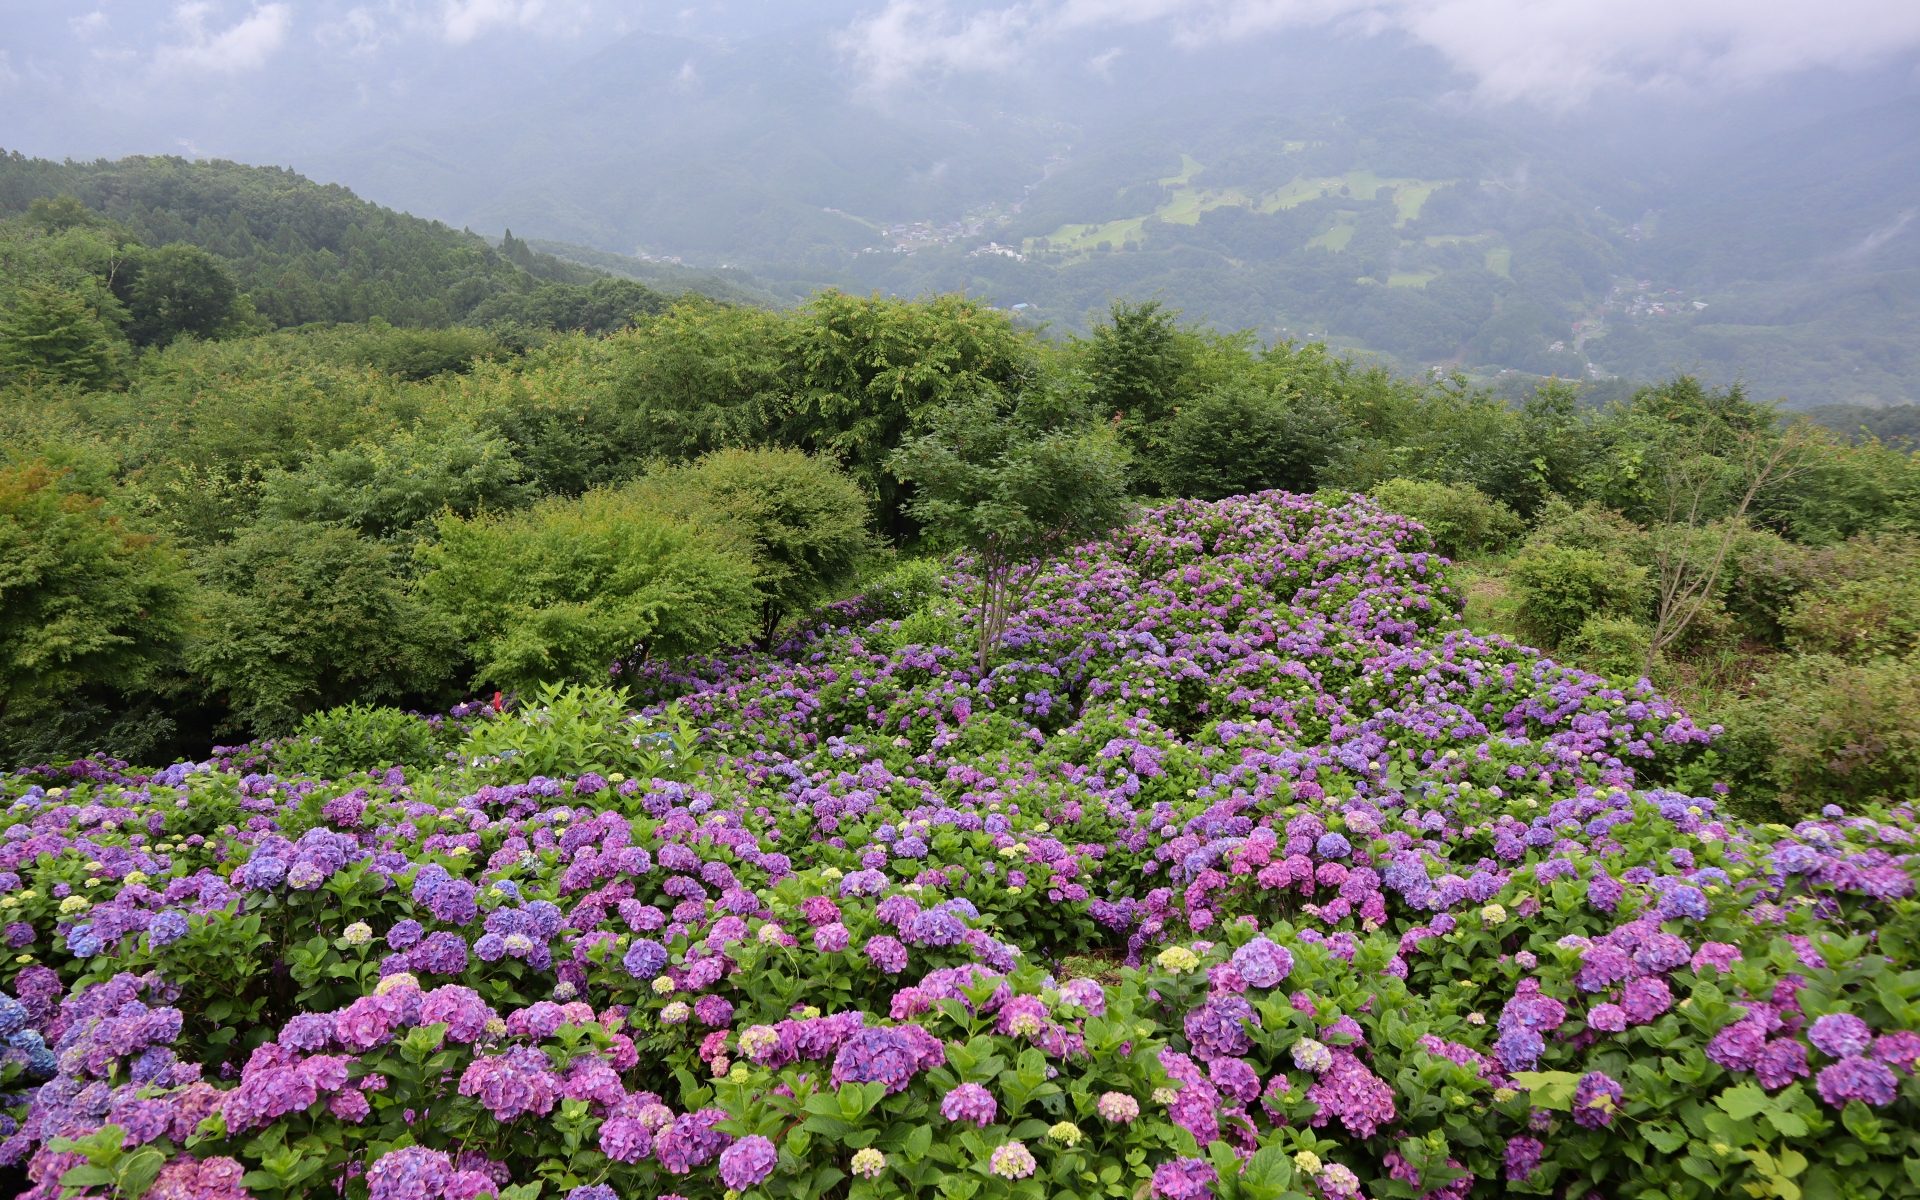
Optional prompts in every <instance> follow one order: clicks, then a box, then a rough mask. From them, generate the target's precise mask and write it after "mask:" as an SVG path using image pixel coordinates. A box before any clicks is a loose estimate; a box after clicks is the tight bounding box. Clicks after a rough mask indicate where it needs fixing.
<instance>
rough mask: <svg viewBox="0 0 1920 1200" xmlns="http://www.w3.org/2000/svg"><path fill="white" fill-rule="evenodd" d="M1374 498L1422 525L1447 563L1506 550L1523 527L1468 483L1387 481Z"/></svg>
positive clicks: (1493, 501) (1489, 497) (1518, 521)
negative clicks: (1468, 555)
mask: <svg viewBox="0 0 1920 1200" xmlns="http://www.w3.org/2000/svg"><path fill="white" fill-rule="evenodd" d="M1373 498H1374V499H1375V500H1377V501H1379V502H1380V505H1381V507H1383V508H1386V509H1388V510H1389V511H1392V512H1397V513H1404V514H1405V515H1407V516H1409V517H1412V518H1413V519H1414V520H1416V521H1418V522H1420V524H1422V525H1424V526H1426V530H1427V532H1428V533H1429V534H1431V535H1432V536H1433V543H1434V548H1435V549H1437V550H1438V551H1439V552H1440V553H1442V554H1444V555H1446V556H1447V557H1449V558H1459V557H1460V556H1462V555H1465V554H1480V553H1486V552H1489V551H1497V550H1502V549H1505V548H1506V546H1507V543H1508V542H1510V541H1511V540H1512V539H1514V538H1516V537H1518V536H1519V535H1520V534H1521V532H1522V531H1523V530H1524V528H1525V526H1524V525H1523V524H1522V523H1521V520H1520V518H1519V517H1518V516H1517V515H1515V513H1514V511H1513V510H1512V509H1510V508H1508V507H1507V506H1506V505H1504V504H1502V503H1501V502H1500V501H1498V500H1495V499H1494V498H1493V497H1491V496H1489V495H1487V494H1486V493H1485V492H1483V491H1481V490H1480V489H1479V488H1477V487H1474V486H1473V485H1472V484H1468V483H1435V482H1432V481H1431V480H1425V479H1389V480H1387V481H1386V482H1385V483H1383V484H1380V485H1379V486H1378V487H1375V488H1374V489H1373Z"/></svg>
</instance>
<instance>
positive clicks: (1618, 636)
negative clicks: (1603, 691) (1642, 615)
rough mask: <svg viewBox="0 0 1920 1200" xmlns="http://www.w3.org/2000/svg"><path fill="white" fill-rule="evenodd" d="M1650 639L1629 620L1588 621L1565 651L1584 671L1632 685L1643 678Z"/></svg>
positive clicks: (1598, 618)
mask: <svg viewBox="0 0 1920 1200" xmlns="http://www.w3.org/2000/svg"><path fill="white" fill-rule="evenodd" d="M1650 636H1651V633H1650V631H1649V630H1648V629H1647V627H1646V626H1645V625H1644V624H1642V623H1641V622H1639V621H1635V620H1633V619H1632V618H1630V617H1609V616H1595V617H1588V618H1587V619H1586V620H1585V621H1584V622H1582V623H1581V625H1580V628H1579V629H1578V630H1577V631H1575V633H1574V635H1573V636H1572V637H1570V638H1568V639H1567V643H1566V645H1565V647H1564V649H1565V651H1566V653H1567V656H1568V657H1569V658H1571V659H1572V660H1573V661H1574V662H1576V663H1578V664H1580V665H1581V666H1582V667H1585V668H1586V669H1587V670H1589V671H1595V672H1598V673H1599V674H1602V675H1605V676H1608V677H1609V678H1611V679H1616V680H1622V681H1625V682H1629V683H1631V682H1634V681H1636V680H1638V679H1640V678H1641V677H1642V676H1643V675H1645V674H1646V663H1647V641H1648V638H1649V637H1650Z"/></svg>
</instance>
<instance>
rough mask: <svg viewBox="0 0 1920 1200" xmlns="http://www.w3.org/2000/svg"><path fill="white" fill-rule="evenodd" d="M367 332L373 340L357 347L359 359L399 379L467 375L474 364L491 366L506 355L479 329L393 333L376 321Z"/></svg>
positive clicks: (498, 342) (422, 330)
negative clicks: (491, 363) (490, 364)
mask: <svg viewBox="0 0 1920 1200" xmlns="http://www.w3.org/2000/svg"><path fill="white" fill-rule="evenodd" d="M368 332H369V333H370V334H371V336H369V337H366V338H363V339H360V345H359V346H357V347H356V350H357V353H356V354H355V357H356V359H357V360H358V361H359V362H360V363H362V364H363V365H365V366H368V367H371V368H373V369H374V370H376V371H379V372H380V373H381V374H383V375H391V376H393V377H395V378H396V379H407V380H420V379H431V378H433V377H434V376H435V375H444V374H448V373H453V374H459V375H464V374H466V373H467V372H468V371H471V370H472V369H473V366H474V364H475V363H480V362H492V361H494V360H497V359H500V358H503V357H505V354H506V351H505V347H503V346H502V345H501V344H500V340H499V339H498V338H496V337H494V336H493V335H492V334H489V333H486V332H484V331H482V330H478V329H460V328H455V329H394V328H391V327H389V326H387V325H386V323H385V322H383V321H374V322H370V323H369V325H368Z"/></svg>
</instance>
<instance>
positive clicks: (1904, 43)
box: [0, 0, 1920, 404]
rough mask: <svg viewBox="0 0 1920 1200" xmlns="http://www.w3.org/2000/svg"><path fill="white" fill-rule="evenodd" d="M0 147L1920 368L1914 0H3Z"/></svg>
mask: <svg viewBox="0 0 1920 1200" xmlns="http://www.w3.org/2000/svg"><path fill="white" fill-rule="evenodd" d="M0 13H4V20H3V21H0V144H4V145H5V146H6V148H7V149H9V150H14V151H19V152H23V153H27V154H32V155H39V156H46V157H55V158H60V157H75V158H90V157H95V156H120V155H127V154H179V155H184V156H188V157H199V156H210V157H221V158H230V159H234V160H238V161H243V162H255V163H273V164H280V165H285V166H289V167H292V168H294V169H296V170H298V171H300V172H302V173H304V174H307V175H309V176H312V177H315V178H318V179H322V180H326V181H331V182H339V183H344V184H346V185H348V186H350V187H352V188H353V189H355V190H356V191H357V192H359V193H360V194H361V195H363V196H365V197H367V198H369V199H371V200H374V201H377V202H379V203H382V204H387V205H391V206H394V207H397V208H401V209H404V210H406V211H409V212H413V213H417V214H420V215H423V216H430V217H435V218H439V219H442V220H445V221H447V222H449V223H451V224H453V225H455V226H467V227H470V228H472V229H474V230H476V231H477V232H481V233H484V234H487V235H490V236H498V235H499V234H500V233H501V232H502V231H504V230H505V229H508V228H511V229H512V230H513V231H514V233H515V234H517V235H519V236H521V237H526V238H532V239H536V244H538V245H540V246H541V247H542V248H544V249H548V250H556V249H558V250H560V251H561V252H563V253H565V252H566V251H565V245H572V246H578V247H583V248H590V249H592V250H596V251H612V252H616V253H620V254H627V255H638V256H647V257H655V258H678V259H681V260H684V261H686V262H688V263H691V264H696V265H718V264H723V263H725V264H733V265H737V266H743V267H746V268H747V269H749V270H750V271H752V272H754V273H755V274H756V275H758V276H760V277H762V278H764V279H767V280H770V281H776V282H777V283H778V284H780V285H781V286H782V287H785V288H791V287H792V286H794V285H801V286H807V285H816V284H838V285H841V286H845V287H851V288H855V289H860V290H866V289H874V288H877V289H882V290H888V291H898V292H903V293H916V292H921V291H928V290H943V289H954V288H959V289H964V290H967V291H969V292H972V293H975V294H978V295H982V296H985V297H987V298H989V299H991V300H992V301H993V302H994V303H996V304H1000V305H1003V306H1006V307H1015V306H1019V311H1021V312H1022V313H1025V314H1028V315H1031V316H1032V317H1033V318H1034V319H1036V320H1041V321H1047V322H1050V323H1052V324H1054V325H1055V326H1057V327H1061V328H1081V327H1084V326H1085V324H1086V322H1087V321H1088V320H1089V318H1090V316H1091V315H1093V314H1096V313H1098V312H1100V311H1103V310H1104V309H1105V307H1106V305H1107V303H1108V302H1109V300H1110V299H1111V298H1112V297H1115V296H1129V297H1133V298H1148V297H1159V298H1162V299H1164V300H1165V301H1166V302H1167V303H1169V304H1171V305H1173V306H1175V307H1178V308H1181V309H1183V310H1184V311H1185V312H1186V313H1187V314H1188V315H1189V316H1192V317H1198V318H1203V319H1206V320H1209V321H1212V322H1214V323H1215V324H1217V325H1220V326H1222V327H1226V328H1239V327H1245V328H1250V329H1253V330H1255V331H1256V332H1257V333H1259V334H1260V335H1261V336H1263V337H1274V336H1293V337H1302V336H1313V337H1325V338H1327V339H1329V340H1331V341H1333V342H1334V343H1335V344H1337V345H1342V346H1347V347H1352V348H1361V349H1366V350H1371V351H1375V352H1379V353H1382V354H1385V355H1388V356H1390V357H1392V358H1393V359H1394V360H1396V361H1397V362H1399V363H1400V364H1401V365H1403V366H1409V367H1429V366H1439V367H1442V368H1445V369H1458V370H1463V371H1467V372H1469V373H1471V374H1473V375H1476V376H1479V377H1483V378H1498V377H1500V375H1501V373H1502V372H1508V373H1519V374H1549V373H1551V374H1560V375H1580V376H1584V377H1589V378H1605V377H1609V376H1625V377H1631V378H1646V377H1651V376H1655V375H1658V374H1661V373H1663V372H1669V371H1672V370H1674V369H1689V370H1695V371H1698V372H1700V373H1701V374H1703V375H1706V376H1708V377H1710V378H1712V379H1716V380H1731V379H1736V378H1739V379H1744V380H1746V381H1747V382H1748V383H1749V384H1750V385H1751V386H1752V387H1753V388H1754V389H1755V390H1757V391H1760V392H1762V393H1765V394H1769V395H1784V396H1786V397H1787V398H1788V399H1789V400H1790V401H1791V402H1793V403H1796V404H1814V403H1823V402H1834V401H1843V402H1856V403H1870V404H1884V403H1893V402H1899V401H1905V400H1913V399H1916V398H1920V320H1917V319H1916V317H1920V219H1916V215H1917V214H1920V5H1916V4H1912V3H1909V2H1907V0H1841V2H1838V3H1827V4H1822V5H1813V4H1811V3H1807V2H1805V0H1793V2H1782V0H1768V2H1761V3H1732V2H1727V0H1690V2H1683V3H1672V2H1671V0H1668V2H1665V3H1656V2H1654V0H1617V2H1613V3H1597V2H1592V0H1551V2H1546V3H1528V2H1525V0H1376V2H1370V3H1362V2H1358V0H1189V2H1185V3H1177V2H1174V0H1027V2H1023V3H1002V4H964V5H963V4H949V3H942V2H939V0H894V2H892V3H870V2H869V3H859V2H852V0H846V2H842V0H826V2H822V3H803V4H795V3H775V2H770V0H732V2H727V3H717V4H702V5H695V6H686V7H675V6H671V5H656V4H611V3H599V4H594V3H576V2H569V0H463V2H453V0H447V2H433V3H430V2H425V0H420V2H406V0H385V2H363V3H357V4H355V3H346V2H341V0H311V2H300V3H269V4H247V3H218V2H211V0H208V2H199V3H179V4H170V5H169V4H153V3H119V4H103V5H101V6H99V7H98V8H94V9H88V8H85V7H84V6H75V5H71V4H66V3H50V2H42V0H32V2H22V0H9V2H7V3H4V4H0Z"/></svg>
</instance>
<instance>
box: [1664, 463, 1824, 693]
mask: <svg viewBox="0 0 1920 1200" xmlns="http://www.w3.org/2000/svg"><path fill="white" fill-rule="evenodd" d="M1711 444H1712V440H1710V439H1709V438H1708V437H1705V436H1702V435H1700V434H1698V433H1695V434H1692V435H1681V437H1680V438H1678V439H1677V440H1676V443H1675V444H1672V445H1669V446H1667V447H1664V449H1665V450H1666V453H1664V454H1663V455H1662V456H1661V461H1660V473H1659V474H1658V475H1657V476H1656V477H1655V479H1654V481H1653V482H1654V485H1655V488H1656V489H1657V491H1656V494H1657V496H1658V497H1659V500H1660V502H1661V504H1662V506H1663V512H1662V519H1661V521H1660V522H1659V524H1657V525H1656V526H1655V527H1654V529H1653V582H1654V601H1653V632H1652V634H1651V635H1650V636H1649V637H1648V639H1647V650H1646V669H1647V670H1648V671H1649V672H1651V671H1652V670H1653V661H1654V659H1655V658H1656V657H1657V656H1658V655H1659V653H1660V652H1661V651H1662V650H1664V649H1666V648H1667V647H1668V646H1670V645H1672V644H1673V643H1674V642H1676V641H1678V640H1679V639H1680V637H1681V635H1683V634H1685V633H1686V631H1687V629H1688V628H1689V627H1690V626H1691V625H1692V624H1693V623H1694V622H1695V621H1696V620H1698V619H1699V617H1700V615H1701V614H1702V613H1703V612H1704V611H1706V609H1707V607H1708V606H1709V605H1710V604H1712V603H1714V602H1715V601H1717V600H1718V598H1719V594H1720V579H1721V573H1722V571H1723V570H1724V569H1725V567H1726V562H1727V555H1728V553H1729V552H1730V551H1731V550H1732V549H1733V546H1734V544H1735V543H1736V542H1738V541H1739V540H1740V537H1741V535H1742V534H1743V533H1744V532H1745V531H1746V528H1747V511H1748V510H1749V509H1751V508H1752V507H1753V503H1754V501H1755V500H1757V499H1758V498H1759V497H1760V494H1761V493H1762V492H1763V491H1765V490H1766V489H1767V488H1769V487H1772V486H1774V485H1776V484H1779V483H1781V482H1783V481H1784V480H1786V479H1787V478H1788V477H1790V476H1792V475H1793V474H1794V473H1795V472H1796V471H1797V470H1798V469H1799V467H1800V463H1801V460H1802V458H1803V457H1804V447H1805V445H1806V437H1805V427H1803V426H1797V425H1796V426H1794V427H1793V428H1792V429H1790V430H1788V432H1787V434H1786V436H1780V435H1778V434H1777V433H1775V432H1774V431H1772V430H1757V429H1745V430H1737V431H1735V432H1734V433H1733V434H1732V441H1731V443H1730V444H1723V445H1721V446H1719V447H1718V449H1719V451H1720V452H1719V453H1714V452H1713V451H1712V450H1710V449H1708V448H1707V447H1708V446H1709V445H1711Z"/></svg>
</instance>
